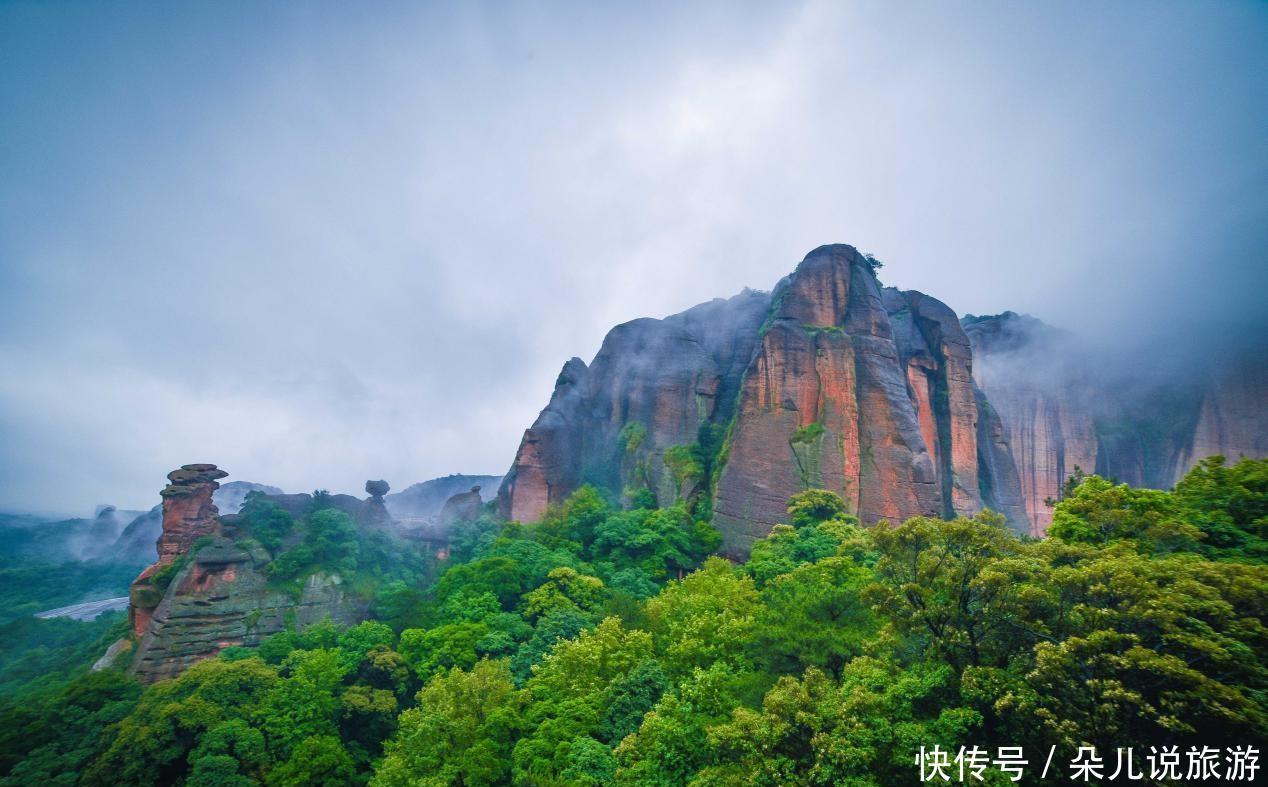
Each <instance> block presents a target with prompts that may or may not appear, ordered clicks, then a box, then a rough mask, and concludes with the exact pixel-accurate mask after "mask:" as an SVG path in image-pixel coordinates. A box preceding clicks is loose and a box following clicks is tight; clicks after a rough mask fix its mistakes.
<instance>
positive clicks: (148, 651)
mask: <svg viewBox="0 0 1268 787" xmlns="http://www.w3.org/2000/svg"><path fill="white" fill-rule="evenodd" d="M225 475H227V474H226V473H225V472H224V471H222V470H220V469H218V468H217V467H216V466H215V465H205V464H204V465H185V466H184V467H182V468H181V469H179V470H174V471H172V472H171V473H170V474H168V479H169V480H170V481H171V483H170V484H168V486H167V487H166V488H165V489H164V490H163V492H162V496H163V506H162V532H161V534H160V535H159V537H158V540H157V542H156V547H157V551H158V560H157V561H156V562H155V563H154V564H153V565H151V566H149V567H148V568H146V569H145V570H144V571H142V572H141V575H140V576H138V577H137V579H136V580H135V581H134V582H133V583H132V589H131V593H130V598H129V602H130V603H129V609H128V613H129V618H130V620H131V623H132V630H133V635H134V636H135V637H136V639H137V646H136V649H135V651H134V653H133V657H132V663H131V671H132V672H133V674H135V675H137V676H138V677H139V678H141V679H142V680H144V681H153V680H160V679H162V678H169V677H174V676H176V675H178V674H180V673H181V672H182V671H183V670H185V669H186V668H187V667H189V666H190V665H191V664H193V663H194V662H196V661H199V660H200V659H204V658H209V657H211V656H214V655H215V654H216V653H218V652H220V651H221V650H222V649H224V648H226V647H229V646H230V645H255V644H258V643H259V642H260V640H261V639H263V638H264V637H267V636H269V635H271V634H275V633H277V632H279V631H282V630H283V629H284V628H285V627H286V625H287V621H288V620H293V621H294V623H295V624H297V625H299V626H304V625H307V624H309V623H313V622H316V621H318V620H321V619H323V618H325V617H327V616H329V617H331V618H332V619H333V620H335V621H336V622H341V623H355V622H357V621H358V620H361V619H363V618H364V617H365V609H364V605H363V604H362V603H361V602H359V601H357V600H356V599H355V598H353V597H352V596H351V595H349V594H346V593H344V592H343V590H342V588H341V584H342V583H341V580H340V579H339V577H337V576H327V575H322V574H316V575H313V576H310V577H308V579H307V580H306V581H305V584H304V586H303V589H302V592H301V593H300V596H299V598H298V599H296V598H295V597H293V596H292V595H291V594H290V593H289V592H286V591H284V590H276V589H272V588H270V586H269V584H268V581H267V576H266V574H265V573H264V566H265V565H266V564H267V563H268V562H269V561H270V556H269V554H268V552H267V551H266V550H264V549H263V548H260V547H258V546H257V547H255V548H254V551H247V550H246V549H243V548H242V547H240V546H238V545H236V544H235V543H234V542H233V541H231V540H230V539H229V538H227V537H226V534H227V533H228V534H232V533H233V528H232V527H226V526H225V525H224V524H223V523H222V521H221V519H220V517H219V512H218V511H217V509H216V505H215V503H214V502H213V498H212V495H213V493H214V492H215V490H216V488H217V487H218V486H219V484H218V483H217V479H220V478H224V477H225ZM342 498H347V500H346V501H345V500H343V499H342ZM272 499H273V500H275V501H276V502H278V504H279V505H283V507H284V508H291V509H295V510H296V511H303V510H306V508H307V506H308V504H309V503H310V502H311V497H310V496H308V495H277V496H272ZM373 499H374V498H373V497H372V500H373ZM332 501H333V502H334V503H336V504H342V505H341V506H339V507H340V508H341V509H351V510H352V512H353V513H360V512H363V511H364V505H365V504H363V503H362V502H361V501H358V500H357V499H356V498H352V497H348V496H346V495H340V496H335V497H334V498H332ZM348 501H351V502H348ZM378 503H379V505H378V508H381V507H382V501H381V497H380V498H378ZM229 519H230V517H226V521H228V520H229Z"/></svg>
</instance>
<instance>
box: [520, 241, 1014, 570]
mask: <svg viewBox="0 0 1268 787" xmlns="http://www.w3.org/2000/svg"><path fill="white" fill-rule="evenodd" d="M978 410H979V404H978V394H977V392H976V391H975V389H974V386H973V377H972V350H971V346H970V343H969V340H968V338H967V336H966V335H965V334H964V331H963V330H962V329H961V327H960V325H959V322H958V320H957V319H956V317H955V314H954V312H952V311H951V310H950V309H949V308H947V307H946V306H945V305H943V304H941V303H939V302H938V301H937V300H935V299H933V298H930V297H928V296H926V295H923V294H921V293H917V292H901V291H898V290H893V289H882V288H881V286H880V284H879V282H878V281H877V279H876V275H875V273H874V271H873V268H872V263H871V261H870V260H869V259H867V258H865V257H864V256H863V255H861V254H859V252H858V251H857V250H855V249H854V248H853V247H850V246H845V245H834V246H823V247H820V248H818V249H815V250H814V251H812V252H811V253H810V254H808V255H807V256H806V258H805V259H804V260H803V261H802V263H801V264H800V265H799V266H798V267H797V270H796V271H795V272H794V273H793V274H792V275H790V276H789V277H787V278H785V279H784V280H783V281H781V282H779V284H778V285H777V286H776V288H775V290H774V291H773V293H772V294H771V295H770V296H767V295H765V294H762V293H757V292H745V293H743V294H741V295H739V296H736V297H735V298H732V299H731V300H729V301H721V300H717V301H713V302H711V303H708V304H702V305H701V306H697V307H695V308H694V309H690V310H688V311H687V312H684V313H682V314H678V315H674V316H672V317H668V318H666V319H664V320H635V321H634V322H631V323H626V324H625V325H621V326H618V327H617V328H615V329H613V330H612V332H611V333H609V334H608V336H607V338H606V339H605V340H604V343H603V347H602V349H601V350H600V351H599V354H598V355H597V356H596V357H595V360H594V363H593V364H591V365H590V366H588V367H587V366H586V364H585V363H584V362H582V361H581V360H580V359H577V358H574V359H572V360H571V361H569V362H568V363H567V364H566V365H565V366H564V369H563V371H562V373H561V374H560V376H559V379H558V381H557V383H556V386H555V392H554V394H553V395H552V397H551V401H550V403H549V404H548V405H547V407H546V409H545V410H543V411H542V413H541V415H540V416H539V417H538V419H537V421H536V423H534V424H533V426H532V427H531V428H529V429H528V431H527V432H525V435H524V440H523V442H522V443H521V444H520V449H519V452H518V453H517V456H516V459H515V463H514V465H513V466H512V468H511V471H510V472H509V473H508V474H507V477H506V480H505V481H504V482H503V484H502V487H501V489H500V490H499V504H500V508H501V511H502V512H503V514H505V515H506V516H508V517H511V518H513V519H520V520H532V519H536V518H538V517H540V516H541V514H542V513H543V512H544V510H545V508H546V506H547V505H549V504H551V503H556V502H559V501H561V500H562V499H564V498H565V497H566V496H567V495H568V494H570V493H571V492H572V491H573V490H575V489H576V488H577V487H578V486H580V485H581V484H583V483H593V484H596V485H597V486H599V487H601V488H604V489H607V490H610V491H611V492H613V493H615V494H621V493H622V492H623V491H625V490H629V489H632V488H633V489H637V488H639V487H646V488H648V489H650V490H652V491H653V492H654V493H655V496H656V498H657V500H658V501H659V502H660V503H661V504H666V503H668V502H672V501H673V500H674V499H676V498H678V497H681V496H683V495H687V494H691V493H692V492H693V491H694V492H700V491H702V488H704V487H709V486H712V488H709V489H703V491H706V492H708V493H709V494H711V495H712V504H713V515H714V523H715V524H716V525H717V526H718V528H719V529H720V530H721V531H722V534H723V537H724V549H725V551H727V552H728V553H730V554H742V553H744V552H746V551H747V549H748V547H749V545H750V544H751V543H752V541H753V540H754V539H756V538H760V537H762V536H764V535H765V534H766V533H767V532H769V530H770V528H771V526H772V525H774V524H775V523H777V522H780V521H782V520H783V519H784V517H785V509H786V506H787V502H788V498H789V497H790V496H792V495H793V494H795V493H796V492H798V491H800V490H803V489H806V488H810V487H821V488H825V489H830V490H832V491H835V492H837V493H839V494H841V495H842V497H844V498H845V500H846V501H847V503H848V504H849V505H850V507H851V509H852V510H853V511H854V512H856V513H857V514H858V516H859V517H860V519H862V520H863V521H864V522H867V523H872V522H876V521H878V520H880V519H890V520H901V519H903V518H906V517H909V516H913V515H916V514H933V515H948V516H949V515H954V514H956V513H969V512H972V511H976V510H978V509H979V508H981V507H982V505H983V489H990V490H991V492H992V494H993V495H997V496H999V495H1000V494H1001V493H1002V496H1003V498H1005V499H1008V495H1009V494H1014V493H1013V491H1012V488H1011V487H1010V486H1009V484H1010V483H1012V484H1014V485H1015V481H1010V480H1009V479H1008V478H1007V477H1006V476H1007V474H1006V473H1004V472H1003V471H1002V470H1000V471H997V470H996V469H995V468H994V467H993V465H992V464H991V463H989V462H985V463H984V462H983V460H982V457H981V456H980V454H981V451H980V450H979V446H978V440H979V431H980V425H979V413H978ZM724 433H725V434H726V435H727V437H726V439H725V440H724V441H718V443H719V444H718V445H717V446H713V445H712V444H711V443H710V438H711V437H713V436H715V435H721V434H724ZM686 445H692V446H694V447H695V448H696V449H697V451H699V449H701V448H702V447H704V448H707V449H709V450H706V451H705V452H704V453H706V454H708V455H710V456H712V457H713V461H712V464H711V466H710V467H708V468H705V470H706V473H705V474H704V476H703V477H701V478H699V479H698V481H697V483H696V485H695V489H693V488H692V483H691V479H685V480H686V482H687V483H685V484H684V478H682V477H681V475H682V474H681V473H677V472H675V468H674V467H673V466H672V464H673V463H672V462H670V463H667V462H666V451H667V450H668V449H670V448H672V447H674V446H686ZM714 449H716V450H714ZM1001 461H1002V460H1001ZM983 472H987V473H992V474H993V475H991V477H989V478H983V477H982V473H983ZM1001 473H1002V475H1003V477H999V478H997V477H996V474H1001ZM714 479H716V483H715V484H711V482H712V481H713V480H714ZM1014 497H1015V494H1014ZM1013 509H1014V511H1013V513H1016V510H1015V509H1016V506H1013Z"/></svg>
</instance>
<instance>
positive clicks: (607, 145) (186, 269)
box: [0, 2, 1268, 512]
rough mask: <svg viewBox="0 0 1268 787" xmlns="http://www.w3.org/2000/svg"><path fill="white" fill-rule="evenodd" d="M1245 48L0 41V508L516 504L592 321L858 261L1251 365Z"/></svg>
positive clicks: (843, 38)
mask: <svg viewBox="0 0 1268 787" xmlns="http://www.w3.org/2000/svg"><path fill="white" fill-rule="evenodd" d="M1266 39H1268V11H1265V9H1263V8H1261V7H1258V6H1253V5H1245V6H1235V5H1231V4H1230V5H1220V6H1213V5H1203V6H1194V5H1184V4H1175V5H1172V4H1157V3H1149V4H1143V3H1142V4H1131V3H1127V4H1115V5H1114V6H1111V7H1098V8H1095V9H1092V8H1071V7H1050V6H1017V5H1015V4H996V3H982V4H975V5H972V6H962V5H961V6H948V5H945V4H929V5H911V4H906V5H902V6H898V7H895V6H893V5H892V4H880V3H878V4H851V5H849V6H842V5H840V4H836V3H818V2H810V3H801V4H756V5H753V6H751V7H748V8H744V7H741V6H737V5H735V4H732V3H716V4H712V3H701V4H690V5H689V4H657V3H652V4H640V5H639V6H638V7H627V8H617V7H611V6H608V5H601V6H595V5H592V4H559V5H551V6H547V7H542V8H538V7H534V8H533V9H528V8H526V7H512V8H507V7H504V6H497V7H482V6H477V5H464V6H459V7H442V6H412V5H411V6H385V7H384V8H383V12H382V13H381V14H379V15H356V16H353V15H350V14H349V13H347V12H346V10H344V9H342V8H340V7H339V6H337V5H322V4H305V5H304V6H302V7H299V6H279V7H271V8H266V9H262V8H260V7H258V6H256V5H254V4H217V5H216V6H208V7H201V8H184V9H181V10H179V11H172V12H166V13H164V14H162V15H160V14H158V13H157V12H155V11H154V10H153V9H149V8H146V7H144V6H140V5H137V6H123V7H112V8H110V9H104V8H96V7H93V6H84V5H47V4H31V5H24V4H9V5H6V6H4V7H3V8H0V110H2V111H0V169H3V171H5V172H6V177H5V178H4V179H3V180H2V181H0V360H2V361H3V364H4V365H3V368H4V372H5V374H4V375H3V380H0V429H2V430H3V438H4V439H3V440H0V478H3V479H4V484H3V485H0V506H6V507H23V508H45V509H57V510H61V511H68V512H77V511H86V510H90V509H91V507H92V506H93V505H95V504H96V503H102V502H110V503H114V504H117V505H121V506H125V507H147V506H148V505H150V504H151V503H152V502H153V501H154V500H155V499H156V492H157V490H158V488H159V487H160V486H161V484H162V483H163V474H164V473H166V471H167V470H169V469H171V468H172V467H174V466H176V465H177V464H181V463H184V462H190V461H213V462H216V463H218V464H220V465H222V466H223V467H225V468H226V469H228V470H229V471H230V472H231V473H232V477H233V478H236V479H243V480H255V481H260V482H264V483H271V484H275V485H279V486H282V487H284V488H288V489H295V490H299V489H311V488H314V487H319V486H320V487H327V488H330V489H332V490H333V491H352V492H355V491H357V490H359V489H360V487H361V484H362V482H363V481H364V480H365V479H366V478H370V477H374V478H378V477H385V478H387V479H388V480H389V481H391V482H392V483H393V485H394V486H395V487H397V488H402V487H403V486H404V485H406V484H408V483H411V482H413V481H417V480H422V479H425V478H429V477H433V476H436V475H442V474H445V473H449V472H480V473H485V472H492V473H496V472H501V471H503V470H504V469H505V468H506V467H507V466H509V464H510V461H511V458H512V455H513V453H514V450H515V446H516V444H517V443H518V440H519V437H520V434H521V432H522V430H523V428H524V427H525V426H527V425H528V424H529V423H531V421H532V420H533V418H534V417H535V415H536V413H537V411H538V409H539V408H540V407H541V406H542V405H543V404H544V403H545V401H546V399H547V398H548V396H549V393H550V388H551V386H552V384H553V381H554V378H555V375H556V374H557V372H558V370H559V368H560V366H561V365H562V363H563V362H564V360H566V359H567V358H569V357H571V356H573V355H580V356H582V357H584V358H587V359H588V358H589V357H591V356H592V355H593V353H594V352H595V351H596V350H597V349H598V346H599V343H600V341H601V339H602V336H603V334H604V332H605V331H606V330H607V329H608V328H609V327H611V326H612V325H613V324H616V323H618V322H623V321H626V320H629V319H633V318H635V317H640V316H649V315H651V316H661V315H664V314H668V313H671V312H675V311H679V310H681V309H684V308H686V307H688V306H690V305H692V304H694V303H697V302H700V301H703V300H707V299H709V298H712V297H715V296H726V295H730V294H732V293H734V292H736V291H738V290H739V289H741V288H742V287H744V286H752V287H759V288H769V287H770V286H772V285H773V284H774V282H775V281H776V280H777V279H778V278H780V277H781V276H782V275H784V274H785V273H787V272H788V271H789V270H790V269H791V267H792V266H793V265H794V264H795V263H796V262H797V260H798V259H800V257H801V255H802V254H804V253H805V252H806V251H808V250H809V249H810V248H813V247H814V246H817V245H819V244H821V243H828V242H838V241H840V242H849V243H854V244H856V245H858V246H860V247H861V248H863V249H864V250H867V251H872V252H875V253H876V254H877V255H878V256H879V257H880V258H881V259H883V260H884V261H885V262H886V267H885V269H884V270H883V272H882V273H883V276H884V278H885V279H886V281H887V283H891V284H897V285H899V286H902V287H906V288H914V289H920V290H922V291H925V292H929V293H930V294H933V295H935V296H937V297H939V298H941V299H943V300H944V301H946V302H947V303H948V304H950V305H951V306H952V307H953V308H955V309H957V311H960V312H961V313H963V312H976V313H983V312H986V313H989V312H996V311H1002V310H1004V309H1014V310H1017V311H1023V312H1030V313H1032V314H1036V315H1038V316H1040V317H1042V318H1044V319H1047V320H1049V321H1051V322H1054V323H1056V324H1060V325H1063V326H1065V327H1068V328H1072V329H1076V330H1081V331H1084V332H1086V333H1089V334H1092V335H1099V336H1113V337H1115V340H1120V339H1123V338H1124V337H1127V336H1129V335H1130V336H1132V337H1139V340H1140V341H1142V342H1144V341H1147V338H1148V337H1152V336H1157V335H1159V334H1161V333H1166V332H1168V331H1169V332H1171V333H1173V334H1174V333H1180V334H1182V335H1187V336H1189V338H1190V340H1191V341H1192V342H1193V343H1195V344H1198V345H1200V344H1201V341H1202V340H1203V339H1204V338H1205V337H1212V336H1214V337H1221V340H1224V339H1226V338H1227V337H1228V336H1229V335H1242V336H1247V337H1253V336H1254V335H1255V333H1254V328H1255V326H1262V325H1263V323H1264V308H1263V307H1262V306H1261V305H1260V302H1261V301H1262V293H1263V292H1264V285H1265V284H1268V282H1266V281H1265V277H1266V276H1268V273H1265V271H1268V266H1264V265H1263V260H1264V258H1265V252H1266V251H1268V231H1266V230H1265V229H1264V227H1266V226H1268V222H1265V221H1264V218H1265V214H1266V213H1268V210H1266V209H1268V189H1266V188H1265V186H1268V151H1265V149H1264V147H1263V145H1262V129H1263V128H1264V127H1265V125H1266V123H1268V97H1266V96H1265V94H1264V91H1263V90H1262V87H1261V86H1260V85H1259V84H1258V82H1257V80H1256V78H1255V77H1256V75H1257V74H1260V73H1263V72H1264V70H1265V66H1268V62H1265V61H1268V47H1265V46H1264V43H1265V40H1266Z"/></svg>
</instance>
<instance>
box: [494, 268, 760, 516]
mask: <svg viewBox="0 0 1268 787" xmlns="http://www.w3.org/2000/svg"><path fill="white" fill-rule="evenodd" d="M768 304H769V296H768V295H766V294H765V293H758V292H745V293H742V294H740V295H737V296H735V297H734V298H731V299H729V300H722V299H718V300H714V301H711V302H709V303H704V304H701V305H699V306H696V307H694V308H692V309H689V310H688V311H686V312H683V313H682V314H676V315H674V316H672V317H667V318H665V319H663V320H652V319H642V320H635V321H633V322H629V323H625V324H624V325H619V326H617V327H616V328H613V329H612V331H610V332H609V333H608V335H607V337H606V338H605V339H604V341H603V345H602V347H601V349H600V350H599V353H598V355H596V356H595V359H594V362H593V363H592V364H591V365H590V366H587V365H586V364H585V363H584V362H583V361H582V360H581V359H579V358H573V359H572V360H570V361H568V363H566V364H565V365H564V368H563V370H562V371H561V372H560V374H559V378H558V380H557V381H556V384H555V391H554V393H553V394H552V396H551V399H550V403H549V404H548V405H547V406H546V408H545V409H544V410H542V412H541V415H540V416H538V418H537V420H536V421H535V422H534V423H533V425H532V426H531V427H530V428H529V429H528V430H527V431H526V432H525V433H524V439H523V441H522V442H521V443H520V448H519V450H518V452H517V453H516V457H515V462H514V464H513V465H512V467H511V470H510V472H509V473H508V474H507V476H506V478H505V480H504V481H503V482H502V486H501V488H500V489H499V491H498V503H499V509H500V510H501V511H502V513H503V514H504V515H505V516H508V517H510V518H512V519H517V520H522V521H530V520H534V519H538V518H540V517H541V515H542V513H544V512H545V510H546V507H547V506H548V505H550V504H552V503H557V502H560V501H561V500H563V499H564V498H565V497H567V496H568V495H569V494H570V493H572V491H573V490H575V489H576V488H577V487H579V486H580V485H582V484H584V483H594V484H597V485H599V486H601V487H604V488H606V489H609V490H612V491H614V492H615V493H617V494H620V492H621V491H622V490H623V489H625V488H626V487H627V486H631V485H634V486H641V485H644V484H646V485H647V486H648V487H650V488H652V489H653V490H655V491H656V493H657V496H658V498H659V499H660V501H661V502H663V503H668V502H672V500H673V499H674V497H675V496H676V495H677V494H679V493H680V491H681V490H680V489H679V488H678V486H677V484H676V483H675V480H674V478H673V476H672V473H670V471H669V470H668V469H667V468H666V467H665V465H664V452H665V450H666V449H667V448H670V447H672V446H675V445H686V444H691V443H694V442H696V441H697V439H698V437H699V433H700V430H701V427H702V426H705V425H709V424H714V425H718V426H719V428H721V427H722V426H725V424H726V423H727V422H729V420H730V417H731V412H732V408H733V406H734V403H735V396H736V391H737V389H738V385H739V380H740V377H741V375H742V374H743V372H744V369H745V367H747V365H748V363H749V361H750V359H751V358H752V353H753V345H754V343H755V341H756V338H757V332H758V328H759V326H760V325H761V322H762V319H763V317H764V316H765V313H766V310H767V306H768ZM627 427H628V429H627Z"/></svg>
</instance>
